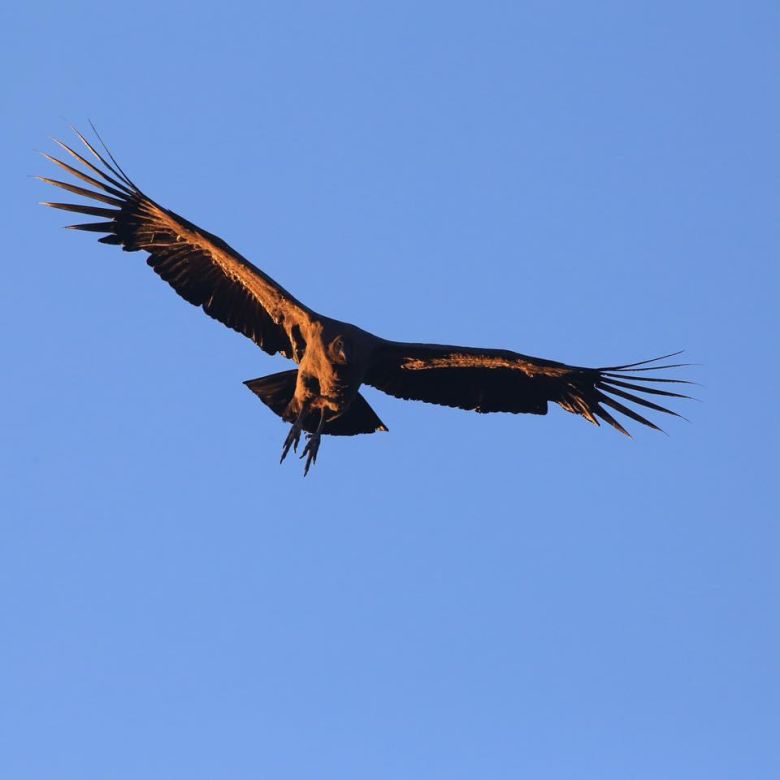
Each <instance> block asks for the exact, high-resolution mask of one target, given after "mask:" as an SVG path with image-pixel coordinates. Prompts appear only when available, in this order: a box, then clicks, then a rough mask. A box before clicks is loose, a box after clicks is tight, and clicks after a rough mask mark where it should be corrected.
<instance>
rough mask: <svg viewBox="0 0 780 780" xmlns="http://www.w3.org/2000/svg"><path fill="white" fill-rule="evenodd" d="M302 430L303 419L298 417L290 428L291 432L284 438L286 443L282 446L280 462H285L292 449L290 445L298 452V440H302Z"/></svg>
mask: <svg viewBox="0 0 780 780" xmlns="http://www.w3.org/2000/svg"><path fill="white" fill-rule="evenodd" d="M302 430H303V426H302V425H301V420H300V419H298V420H296V421H295V422H294V423H293V426H292V428H290V432H289V433H288V434H287V438H286V439H285V440H284V445H283V446H282V457H281V458H280V459H279V463H283V462H284V459H285V458H286V457H287V453H288V452H289V451H290V447H292V448H293V452H298V442H299V441H300V440H301V431H302ZM307 446H308V445H307Z"/></svg>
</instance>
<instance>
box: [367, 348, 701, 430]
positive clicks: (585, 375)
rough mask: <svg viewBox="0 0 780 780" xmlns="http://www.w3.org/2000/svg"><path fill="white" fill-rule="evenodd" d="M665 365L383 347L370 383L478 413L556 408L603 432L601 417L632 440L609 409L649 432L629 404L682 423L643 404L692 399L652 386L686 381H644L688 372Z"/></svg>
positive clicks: (653, 405)
mask: <svg viewBox="0 0 780 780" xmlns="http://www.w3.org/2000/svg"><path fill="white" fill-rule="evenodd" d="M665 357H672V356H671V355H666V356H665ZM662 359H663V358H656V359H654V360H646V361H642V362H640V363H633V364H630V365H622V366H609V367H602V368H582V367H579V366H570V365H566V364H565V363H558V362H556V361H553V360H545V359H543V358H535V357H530V356H528V355H521V354H519V353H517V352H511V351H509V350H503V349H475V348H473V347H453V346H444V345H440V344H406V343H403V342H396V341H380V343H379V344H378V346H377V349H376V350H375V354H374V357H373V360H372V362H371V366H370V367H369V370H368V372H367V374H366V377H365V379H364V382H365V383H366V384H368V385H371V386H372V387H376V388H377V389H378V390H382V391H384V392H385V393H389V394H390V395H394V396H397V397H399V398H405V399H408V400H417V401H426V402H428V403H434V404H441V405H443V406H454V407H457V408H460V409H469V410H473V411H476V412H514V413H522V412H525V413H530V414H546V413H547V404H548V402H550V401H552V402H554V403H557V404H558V405H559V406H561V407H562V408H563V409H565V410H566V411H567V412H572V413H574V414H579V415H581V416H582V417H584V418H585V419H586V420H589V421H590V422H592V423H595V424H596V425H598V424H599V418H600V419H601V420H603V421H604V422H607V423H609V424H610V425H611V426H613V427H614V428H616V429H617V430H619V431H620V432H621V433H626V434H627V431H626V429H625V428H624V427H623V425H622V424H621V423H620V422H619V421H618V420H617V419H616V418H615V417H614V416H613V414H611V413H610V411H609V410H613V411H616V412H619V413H620V414H623V415H625V416H626V417H629V418H631V419H632V420H634V421H635V422H638V423H641V424H642V425H646V426H648V427H650V428H658V426H657V425H655V423H653V422H651V421H650V420H648V419H647V418H646V417H644V416H643V415H642V414H639V412H637V411H636V409H633V408H631V407H630V406H627V405H626V403H625V402H629V403H631V404H635V405H638V406H640V407H644V408H646V409H651V410H653V411H656V412H664V413H666V414H672V415H675V416H677V417H679V416H680V415H678V414H677V413H676V412H673V411H671V410H669V409H667V408H665V407H663V406H661V405H659V404H657V403H654V402H653V401H650V400H649V399H648V398H646V397H644V396H645V395H649V396H651V397H652V396H655V397H659V396H661V397H666V398H687V397H688V396H685V395H683V394H681V393H674V392H671V391H670V390H666V389H663V387H661V388H659V387H654V386H653V385H654V384H656V383H658V384H661V385H662V386H664V385H668V383H682V384H688V383H687V382H685V381H684V380H681V379H668V378H661V377H656V376H650V377H648V376H646V375H645V373H644V372H646V371H657V370H664V369H668V368H677V367H678V365H683V364H675V365H659V364H658V362H657V361H659V360H662ZM648 364H650V365H648Z"/></svg>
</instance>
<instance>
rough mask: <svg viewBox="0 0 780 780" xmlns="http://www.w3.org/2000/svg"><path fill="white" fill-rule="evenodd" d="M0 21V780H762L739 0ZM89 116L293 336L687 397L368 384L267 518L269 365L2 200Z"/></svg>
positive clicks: (755, 213) (771, 573) (771, 263)
mask: <svg viewBox="0 0 780 780" xmlns="http://www.w3.org/2000/svg"><path fill="white" fill-rule="evenodd" d="M2 14H3V16H4V17H5V20H4V22H3V24H2V33H0V35H2V46H1V47H0V58H2V67H3V72H4V73H5V74H6V78H5V79H4V84H3V88H2V89H3V104H4V108H5V110H4V122H3V127H2V130H0V133H2V140H3V149H4V152H5V165H4V171H5V175H4V187H3V194H2V196H0V197H2V201H3V202H2V207H3V209H2V211H3V214H4V219H5V223H4V225H5V229H4V247H3V249H4V251H3V261H2V268H3V290H4V291H5V294H4V302H3V306H2V307H0V331H1V332H2V334H3V336H2V341H1V342H0V345H1V348H2V355H1V356H0V357H2V365H3V376H4V381H3V382H2V385H1V386H0V401H1V403H0V409H1V410H2V411H1V412H0V415H1V419H2V439H1V440H2V445H1V446H0V458H1V462H0V467H1V468H2V483H1V488H0V489H1V490H2V506H3V520H2V523H1V524H0V531H1V532H2V540H1V541H0V627H1V629H2V635H3V640H2V643H0V776H2V777H4V778H13V779H14V780H32V779H35V780H39V779H40V780H44V779H45V780H51V779H52V778H57V779H58V780H71V779H72V780H91V779H92V778H94V779H95V780H97V779H98V778H99V779H100V780H104V779H105V778H111V780H131V779H132V780H136V779H137V778H144V780H157V779H158V778H159V779H160V780H162V779H163V778H165V779H166V780H167V779H168V778H171V777H186V778H188V780H199V779H200V778H203V779H204V780H205V779H206V778H215V777H225V778H274V780H288V779H289V780H298V779H299V778H300V779H304V778H306V779H308V778H318V779H319V778H338V780H347V779H351V778H355V779H356V780H357V779H360V780H362V779H363V778H372V780H385V778H388V779H390V778H403V779H404V780H409V779H410V778H415V779H416V778H420V780H436V779H438V778H441V779H442V780H458V779H459V778H480V779H482V778H517V777H529V778H530V777H532V778H551V779H553V778H554V779H558V778H561V779H563V778H567V779H568V778H593V779H594V780H612V779H614V780H625V778H632V780H640V779H641V780H644V779H646V780H658V778H664V780H674V779H676V778H680V780H683V779H684V780H691V778H706V780H718V779H719V778H724V779H725V778H735V777H744V778H751V780H764V779H767V780H768V779H769V778H777V777H780V742H778V738H777V737H778V707H779V706H780V697H778V693H780V685H779V677H778V661H777V659H778V657H780V646H779V645H780V642H779V641H778V640H779V639H780V626H779V625H778V610H777V604H778V596H780V589H779V588H778V585H779V584H780V577H779V575H778V549H780V547H779V542H780V534H779V533H778V514H779V513H778V496H777V492H778V491H777V456H776V448H777V441H778V425H777V420H778V416H777V410H776V408H775V400H774V399H775V396H776V388H777V386H778V380H779V379H780V377H778V370H777V367H776V364H775V360H776V357H777V343H776V342H777V333H778V327H777V326H778V317H777V292H778V271H777V263H778V230H777V225H778V222H777V212H778V181H780V177H779V176H778V174H779V173H780V171H779V170H778V168H779V167H780V166H779V165H778V162H779V160H778V138H779V137H780V132H779V131H780V127H779V125H780V122H779V121H778V120H779V118H780V110H779V109H778V103H777V84H778V80H779V78H780V68H778V64H779V62H780V58H779V57H778V32H777V31H778V26H779V25H780V10H779V9H778V6H777V4H776V3H770V2H766V3H763V2H747V3H740V4H737V3H720V2H714V3H713V2H707V3H704V2H701V3H698V2H683V3H666V2H660V3H657V2H653V3H649V2H648V3H622V2H596V3H587V4H586V3H574V2H568V3H566V2H563V3H558V2H544V3H541V2H524V3H504V2H496V3H487V4H485V3H482V4H476V3H475V4H463V3H455V4H452V3H424V4H420V3H405V2H394V3H369V4H366V3H342V2H335V3H327V4H326V3H305V2H302V3H284V4H282V3H274V4H270V3H260V4H259V5H258V6H257V7H255V8H254V9H252V10H250V9H249V7H248V4H246V5H245V7H241V6H236V5H232V4H230V3H218V4H213V5H211V6H209V8H198V7H197V6H192V4H189V3H187V4H184V3H181V4H175V3H166V4H162V6H161V4H158V3H151V2H148V0H141V1H140V2H136V3H134V4H133V5H132V7H130V6H123V7H122V8H121V9H120V8H118V7H116V8H115V7H113V6H111V5H110V4H109V5H106V4H100V5H98V4H95V5H88V4H84V3H79V2H75V3H68V4H61V3H56V4H55V3H30V4H27V5H25V6H24V7H22V6H21V5H19V6H17V7H16V8H15V9H13V10H8V9H5V10H4V11H3V12H2ZM88 118H92V119H93V120H94V121H95V122H96V123H97V125H98V127H99V128H100V129H101V130H102V132H103V135H104V136H105V137H106V139H107V140H108V141H109V143H110V145H111V146H112V149H113V151H114V152H115V154H116V155H117V156H118V157H119V159H120V161H121V162H122V164H123V166H124V167H125V168H126V170H127V171H128V172H129V173H130V174H131V175H132V176H133V177H134V178H135V180H136V181H137V182H138V183H139V185H140V186H142V187H143V188H144V189H145V190H146V191H148V192H149V194H150V195H152V196H153V197H154V198H156V199H158V200H159V201H161V202H162V203H163V204H165V205H168V206H170V207H171V208H174V209H175V210H176V211H178V212H180V213H182V214H184V215H185V216H187V217H188V218H190V219H191V220H193V221H195V222H196V223H199V224H200V225H202V226H203V227H205V228H207V229H209V230H211V231H214V232H216V233H218V234H219V235H221V236H222V237H224V238H225V239H226V240H228V241H229V242H230V243H231V244H232V245H234V246H235V247H236V248H237V249H239V250H240V251H242V252H243V253H244V254H246V255H247V256H249V257H250V258H252V259H253V260H254V261H255V262H256V263H257V264H258V265H260V266H261V267H262V268H263V269H264V270H265V271H267V272H268V273H270V274H271V275H272V276H273V277H275V278H276V279H277V280H278V281H280V282H281V283H282V284H284V285H285V286H286V287H287V288H288V289H290V290H291V291H293V292H294V293H295V294H296V295H297V296H298V297H300V298H301V299H302V300H304V301H305V302H307V303H308V304H310V305H311V306H313V307H314V308H315V309H317V310H320V311H322V312H324V313H326V314H330V315H332V316H335V317H339V318H341V319H347V320H352V321H354V322H356V323H358V324H360V325H362V326H363V327H365V328H367V329H369V330H371V331H373V332H376V333H379V334H381V335H385V336H388V337H392V338H398V339H409V340H427V341H444V342H447V343H465V344H471V345H484V346H500V347H507V348H513V349H516V350H519V351H521V352H525V353H529V354H536V355H541V356H545V357H549V358H553V359H558V360H564V361H567V362H573V363H578V364H586V365H587V364H596V365H602V364H605V363H616V362H626V361H631V360H639V359H642V358H645V357H650V356H652V355H656V354H660V353H663V352H670V351H672V350H675V349H678V348H685V349H686V350H687V355H688V356H689V357H690V359H691V360H694V361H696V362H700V363H701V364H702V366H701V367H695V368H691V369H689V370H688V372H687V375H688V376H689V377H690V378H693V379H696V380H698V381H700V382H701V383H702V384H703V385H704V387H702V388H700V389H699V390H698V391H697V392H698V394H699V396H700V397H701V398H702V401H703V402H701V403H698V402H688V403H687V404H686V405H685V407H684V409H683V410H682V411H684V412H685V413H686V414H687V415H688V416H689V417H690V418H691V420H692V424H687V423H685V422H683V421H679V420H664V423H665V427H666V428H667V430H668V432H669V436H664V435H660V434H656V433H654V432H652V431H636V433H637V435H636V437H635V439H634V440H633V441H630V440H628V439H626V438H624V437H621V436H619V435H618V434H617V433H615V432H614V431H612V430H609V429H606V428H602V429H596V428H594V427H593V426H590V425H588V424H587V423H586V422H584V421H583V420H581V419H577V418H575V417H574V416H572V415H568V414H565V413H564V412H563V411H561V410H559V409H558V408H557V407H556V408H554V409H551V413H550V414H549V415H548V416H547V417H545V418H537V417H530V416H524V417H511V416H505V415H493V416H487V417H485V416H478V415H470V414H467V413H465V412H459V411H455V410H445V409H441V408H437V407H431V406H425V405H422V404H410V403H404V402H402V401H399V400H395V399H392V398H390V397H387V396H383V395H381V394H380V393H378V392H375V391H372V390H371V389H368V390H367V391H366V396H367V397H368V399H369V401H370V403H371V404H372V405H373V406H374V407H375V408H376V410H377V412H378V413H379V415H380V416H381V417H382V419H383V420H384V421H385V422H386V423H387V424H388V425H389V427H390V429H391V430H390V433H389V434H380V435H375V436H363V437H358V438H355V439H339V440H325V442H324V443H323V446H322V449H321V452H320V460H319V462H318V463H317V465H316V467H315V469H314V470H313V472H312V474H311V475H310V476H309V477H308V478H307V479H306V480H305V481H304V480H303V479H302V477H301V474H302V468H301V464H300V463H298V462H288V463H285V464H284V466H282V467H280V466H279V465H278V456H279V452H280V449H281V445H282V441H283V439H284V436H285V434H286V428H285V427H284V426H283V425H282V424H281V423H280V421H279V420H278V419H277V418H276V417H274V416H273V415H272V414H271V413H270V412H269V411H268V410H267V409H266V408H265V407H264V406H262V404H260V403H259V402H258V401H257V399H256V398H254V397H253V396H252V395H251V394H250V393H249V392H248V391H247V389H246V388H245V387H244V386H243V385H242V384H241V382H242V380H244V379H248V378H252V377H256V376H262V375H264V374H270V373H274V372H276V371H280V370H284V369H285V368H286V367H287V366H288V365H289V364H287V363H286V362H285V361H284V360H283V359H281V358H276V359H274V358H270V357H269V356H267V355H265V354H264V353H262V352H260V351H259V350H257V349H256V348H255V347H254V346H253V345H252V344H251V343H250V342H248V341H247V340H245V339H243V338H241V337H240V336H238V335H237V334H235V333H233V332H231V331H229V330H227V329H226V328H224V327H222V326H220V325H219V324H218V323H215V322H213V321H211V320H210V319H208V318H207V317H205V316H204V315H203V314H202V313H201V312H199V311H198V310H196V309H195V308H193V307H191V306H188V305H187V304H186V303H184V302H183V301H181V300H180V299H178V298H177V297H176V296H175V295H174V294H173V293H172V291H171V290H170V289H168V288H167V287H166V286H165V285H164V284H162V283H161V282H160V281H159V280H158V279H157V278H156V277H155V276H154V274H152V273H151V272H150V271H149V269H148V268H147V267H146V265H145V264H144V262H143V258H142V256H140V255H127V254H123V253H121V252H119V251H117V250H116V249H114V248H111V247H103V246H100V245H98V244H97V243H96V242H95V241H94V238H93V237H92V236H89V235H82V234H74V233H67V232H65V231H62V230H60V229H59V227H58V226H59V225H63V224H67V217H66V216H65V215H62V214H57V213H52V212H46V211H44V210H43V209H41V208H38V207H37V206H36V205H35V203H36V202H37V201H38V200H43V199H47V198H51V197H52V193H51V192H47V191H46V188H44V186H43V185H41V184H39V183H38V182H36V181H35V180H34V179H31V178H28V175H29V174H43V175H52V174H51V166H49V165H48V164H47V163H45V161H43V160H42V159H40V158H39V157H36V156H35V154H34V150H36V149H39V150H47V151H52V149H53V146H52V144H51V142H50V141H49V140H48V136H50V135H58V136H66V135H67V134H68V132H69V131H68V129H67V124H68V123H69V122H73V123H75V124H77V125H79V126H84V125H86V120H87V119H88ZM634 427H636V426H634Z"/></svg>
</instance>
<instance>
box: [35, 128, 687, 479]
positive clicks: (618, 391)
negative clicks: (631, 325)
mask: <svg viewBox="0 0 780 780" xmlns="http://www.w3.org/2000/svg"><path fill="white" fill-rule="evenodd" d="M78 135H79V138H80V139H81V141H82V142H83V143H84V144H85V146H86V148H87V149H88V150H89V152H90V153H91V154H92V155H94V157H95V159H96V161H97V163H98V164H97V165H93V164H92V163H91V162H89V161H88V160H87V159H86V158H84V157H83V156H81V155H80V154H78V153H77V152H75V151H74V150H73V149H71V148H70V147H68V146H66V145H65V144H61V143H60V142H58V143H60V146H61V147H62V148H63V149H65V151H67V152H68V154H70V155H72V156H73V157H74V158H75V159H76V160H78V161H79V162H80V163H81V165H82V166H83V167H84V170H82V169H77V168H74V167H72V166H70V165H68V164H67V163H65V162H63V161H61V160H58V159H56V158H54V157H51V156H49V155H45V156H46V157H47V158H48V159H49V160H51V161H52V162H53V163H55V164H56V165H58V166H60V167H61V168H63V169H65V170H66V171H68V173H70V174H71V175H73V176H75V177H76V178H78V179H80V180H81V181H82V182H85V183H86V184H88V185H90V188H89V189H88V188H85V187H82V186H77V185H74V184H71V183H67V182H62V181H57V180H54V179H48V178H42V181H44V182H46V183H48V184H52V185H54V186H56V187H60V188H62V189H65V190H67V191H69V192H72V193H74V194H76V195H79V196H84V197H88V198H91V199H93V200H96V201H98V202H100V203H102V204H104V205H103V206H100V207H96V206H91V205H82V204H66V203H45V204H44V205H47V206H52V207H54V208H59V209H64V210H66V211H74V212H78V213H82V214H89V215H91V216H95V217H99V218H102V219H107V220H108V221H103V222H96V223H87V224H81V225H71V226H70V227H72V228H74V229H77V230H86V231H89V232H96V233H102V234H104V235H103V237H102V238H100V239H99V240H100V241H101V242H102V243H106V244H117V245H120V246H121V247H122V248H123V249H124V250H125V251H136V250H142V251H145V252H147V253H149V257H148V259H147V263H148V264H149V265H150V266H151V267H152V268H153V270H154V271H155V272H156V273H157V274H158V275H159V276H160V277H161V278H162V279H164V280H165V281H166V282H168V284H170V285H171V286H172V287H173V288H174V289H175V290H176V292H177V293H179V295H181V296H182V297H183V298H185V299H186V300H188V301H189V302H190V303H192V304H194V305H196V306H201V307H202V308H203V310H204V311H205V312H206V313H207V314H208V315H209V316H211V317H214V318H215V319H217V320H220V321H221V322H222V323H224V324H225V325H227V326H228V327H230V328H233V329H234V330H237V331H239V332H240V333H243V334H244V335H245V336H247V337H248V338H250V339H252V340H253V341H254V342H255V343H256V344H257V345H258V346H259V347H261V348H262V349H263V350H264V351H266V352H268V353H269V354H276V353H281V354H282V355H284V356H285V357H287V358H289V359H291V360H293V361H294V362H295V363H297V364H298V368H297V370H292V371H285V372H282V373H280V374H274V375H272V376H269V377H263V378H260V379H253V380H249V381H247V382H246V384H247V386H248V387H249V388H250V389H251V390H252V391H253V392H254V393H255V394H256V395H257V396H258V397H259V398H260V399H261V400H262V401H263V402H264V403H265V404H266V405H267V406H268V407H269V408H271V409H272V410H273V411H274V412H275V413H276V414H277V415H279V416H280V417H281V418H282V419H284V420H286V421H287V422H290V423H292V428H291V430H290V433H289V435H288V437H287V440H286V441H285V444H284V448H283V451H282V460H283V459H284V457H285V456H286V454H287V452H288V451H289V449H290V448H291V447H293V448H297V445H298V441H299V439H300V436H301V433H302V432H304V431H305V432H307V434H308V441H307V443H306V446H305V448H304V451H303V453H302V456H301V457H304V456H306V458H307V459H306V469H305V471H306V472H308V470H309V467H310V465H311V464H312V463H313V462H314V461H315V459H316V456H317V451H318V448H319V444H320V438H321V436H322V435H327V434H330V435H355V434H359V433H373V432H376V431H383V430H387V427H386V426H385V425H384V424H383V423H382V421H381V420H380V419H379V417H378V416H377V415H376V413H375V412H374V411H373V410H372V409H371V407H370V406H369V405H368V403H367V402H366V400H365V399H364V398H363V397H362V395H361V394H360V392H359V390H360V387H361V385H363V384H367V385H371V386H373V387H376V388H378V389H380V390H382V391H384V392H386V393H388V394H390V395H394V396H397V397H399V398H405V399H411V400H421V401H426V402H429V403H437V404H442V405H445V406H453V407H458V408H462V409H470V410H474V411H478V412H514V413H531V414H546V412H547V406H548V403H549V402H550V401H552V402H555V403H557V404H559V405H560V406H561V407H562V408H564V409H565V410H566V411H569V412H573V413H575V414H579V415H581V416H583V417H585V418H586V419H587V420H589V421H590V422H593V423H595V424H597V425H598V418H601V419H602V420H604V421H606V422H608V423H609V424H610V425H612V426H613V427H615V428H617V429H618V430H620V431H621V432H623V433H626V431H625V429H624V428H623V426H622V425H621V424H620V423H619V422H618V421H617V420H616V419H615V417H614V416H613V415H612V414H611V413H610V412H609V411H608V410H607V408H605V407H609V408H610V409H612V410H613V411H617V412H619V413H621V414H623V415H626V416H628V417H630V418H632V419H633V420H635V421H636V422H639V423H641V424H643V425H646V426H649V427H651V428H657V426H656V425H655V424H654V423H652V422H650V421H649V420H648V419H646V418H645V417H644V416H642V415H641V414H639V413H638V412H636V411H635V410H634V409H632V408H631V407H629V406H626V405H625V403H622V402H621V401H619V400H617V398H620V399H623V401H629V402H631V403H634V404H638V405H640V406H643V407H645V408H649V409H652V410H654V411H659V412H665V413H667V414H676V413H675V412H671V411H670V410H668V409H666V408H664V407H662V406H660V405H658V404H656V403H654V402H652V401H650V400H648V399H647V398H646V397H644V396H645V395H651V396H656V397H657V396H664V397H675V398H684V397H686V396H684V395H682V394H680V393H674V392H671V391H669V390H667V389H663V388H659V387H656V386H654V385H656V384H662V385H664V386H665V385H667V384H668V383H674V382H682V381H683V380H678V379H667V378H659V377H648V376H646V375H645V374H644V372H646V371H648V370H654V369H666V368H673V367H676V366H669V365H659V364H658V363H657V362H656V360H652V361H643V362H641V363H634V364H630V365H623V366H612V367H605V368H581V367H578V366H570V365H566V364H564V363H558V362H555V361H551V360H544V359H541V358H534V357H531V356H527V355H521V354H518V353H516V352H511V351H508V350H497V349H476V348H470V347H458V346H445V345H438V344H409V343H403V342H395V341H389V340H386V339H383V338H380V337H378V336H374V335H373V334H371V333H368V332H367V331H365V330H363V329H361V328H359V327H357V326H355V325H352V324H349V323H346V322H340V321H339V320H335V319H331V318H329V317H325V316H323V315H320V314H318V313H317V312H314V311H313V310H311V309H309V308H308V307H307V306H305V305H303V304H302V303H301V302H299V301H297V300H296V299H295V298H294V297H293V296H292V295H291V294H290V293H288V292H287V291H286V290H285V289H284V288H283V287H281V285H279V284H278V283H277V282H275V281H274V280H273V279H271V278H270V277H269V276H268V275H267V274H265V273H263V272H262V271H261V270H260V269H258V268H257V267H255V266H254V265H253V264H252V263H250V262H249V261H248V260H246V259H245V258H244V257H242V256H241V255H240V254H239V253H238V252H236V251H235V250H233V249H232V248H231V247H229V246H228V245H227V244H226V243H225V242H224V241H222V239H220V238H219V237H217V236H215V235H212V234H210V233H208V232H207V231H205V230H202V229H201V228H199V227H197V226H196V225H193V224H192V223H191V222H189V221H188V220H186V219H184V218H183V217H180V216H179V215H177V214H175V213H174V212H172V211H169V210H168V209H165V208H163V207H162V206H160V205H158V204H157V203H155V202H154V201H153V200H152V199H151V198H149V197H147V196H146V195H145V194H144V193H143V192H141V190H139V189H138V187H136V186H135V184H133V182H132V181H131V180H130V179H129V178H128V177H127V176H126V175H125V173H124V172H123V171H122V169H121V168H120V167H119V165H118V164H117V163H116V161H115V160H114V159H113V157H111V155H110V153H109V154H108V156H109V157H110V158H111V162H109V161H108V160H106V159H105V158H104V157H103V156H102V155H101V154H99V153H98V152H97V151H96V150H95V148H94V147H93V146H92V145H91V144H90V143H89V142H88V141H87V140H86V139H85V138H84V137H83V136H82V135H81V134H78ZM112 163H113V164H112ZM86 171H89V173H87V172H86ZM96 176H97V177H98V178H95V177H96ZM647 364H650V365H649V366H648V365H647ZM615 396H617V398H616V397H615Z"/></svg>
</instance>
